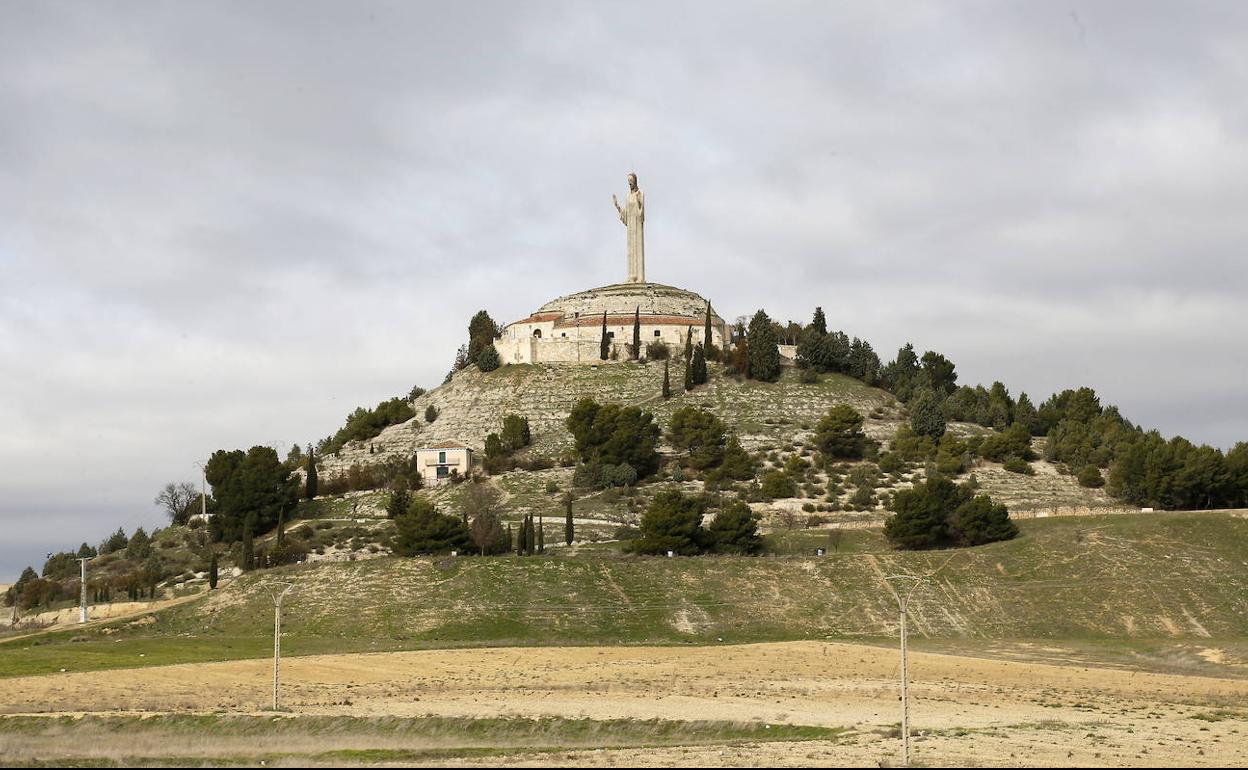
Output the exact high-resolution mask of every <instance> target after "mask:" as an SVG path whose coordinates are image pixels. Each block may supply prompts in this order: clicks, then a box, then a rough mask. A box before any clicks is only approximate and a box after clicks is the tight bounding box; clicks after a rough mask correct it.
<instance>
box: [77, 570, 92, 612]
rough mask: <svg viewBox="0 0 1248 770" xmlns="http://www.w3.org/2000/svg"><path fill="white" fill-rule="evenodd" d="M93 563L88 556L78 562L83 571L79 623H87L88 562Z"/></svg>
mask: <svg viewBox="0 0 1248 770" xmlns="http://www.w3.org/2000/svg"><path fill="white" fill-rule="evenodd" d="M89 561H91V557H90V556H87V557H84V558H80V559H79V560H78V565H79V569H80V570H81V578H80V579H79V581H78V582H79V583H80V584H81V586H82V597H81V604H80V605H79V607H78V622H79V623H86V622H87V562H89Z"/></svg>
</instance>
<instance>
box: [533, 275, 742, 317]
mask: <svg viewBox="0 0 1248 770" xmlns="http://www.w3.org/2000/svg"><path fill="white" fill-rule="evenodd" d="M706 305H707V301H706V298H705V297H703V296H702V295H700V294H698V293H696V292H692V291H688V290H686V289H681V288H677V287H675V286H667V285H665V284H661V283H615V284H611V285H610V286H601V287H599V288H597V289H589V290H587V291H581V292H577V293H576V294H569V295H567V296H564V297H559V298H558V299H554V300H551V301H550V302H547V303H546V304H545V305H542V306H541V307H540V308H538V310H537V312H535V313H534V314H533V316H534V317H550V315H553V314H555V313H558V314H559V316H561V317H563V318H569V317H573V316H577V315H579V316H580V317H581V318H586V317H592V316H600V315H602V314H603V313H604V312H605V313H607V314H608V315H610V316H621V315H629V316H631V315H632V314H633V313H634V312H636V311H637V310H638V308H640V311H641V315H643V316H652V317H653V316H664V317H672V318H688V319H690V320H691V321H693V320H696V321H698V322H699V323H700V322H701V321H702V320H703V319H705V317H706ZM711 318H712V321H713V322H714V323H716V324H722V323H723V319H721V318H720V317H719V316H718V315H716V314H715V312H714V309H713V308H712V310H711Z"/></svg>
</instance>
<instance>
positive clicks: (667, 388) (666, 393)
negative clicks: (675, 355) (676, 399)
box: [663, 359, 672, 398]
mask: <svg viewBox="0 0 1248 770" xmlns="http://www.w3.org/2000/svg"><path fill="white" fill-rule="evenodd" d="M670 363H671V362H670V361H668V360H667V359H663V398H671V397H672V375H671V371H670V369H671V367H670V366H669V364H670Z"/></svg>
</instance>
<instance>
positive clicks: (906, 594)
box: [884, 575, 923, 767]
mask: <svg viewBox="0 0 1248 770" xmlns="http://www.w3.org/2000/svg"><path fill="white" fill-rule="evenodd" d="M894 580H896V581H898V582H899V583H901V584H903V587H902V590H901V592H900V593H898V591H897V590H896V589H895V588H893V581H894ZM906 581H910V586H909V587H908V588H906V587H904V583H905V582H906ZM922 582H923V578H921V577H918V576H916V575H889V576H888V577H886V578H884V584H885V585H887V586H888V590H889V591H891V592H892V594H893V598H894V599H896V600H897V609H898V611H899V612H900V613H901V747H902V755H903V757H904V758H905V759H904V763H905V766H906V767H909V766H910V689H909V679H910V676H909V674H910V672H909V665H908V664H909V660H908V657H909V655H908V650H907V648H906V611H907V609H908V608H909V605H910V594H912V593H914V589H916V588H918V587H919V585H920V584H921V583H922Z"/></svg>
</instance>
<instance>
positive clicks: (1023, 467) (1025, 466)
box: [1001, 457, 1036, 476]
mask: <svg viewBox="0 0 1248 770" xmlns="http://www.w3.org/2000/svg"><path fill="white" fill-rule="evenodd" d="M1001 467H1003V468H1005V469H1006V470H1007V471H1009V472H1010V473H1021V474H1023V475H1024V476H1034V475H1036V470H1035V469H1034V468H1032V467H1031V463H1029V462H1027V461H1026V460H1024V459H1023V458H1021V457H1007V458H1005V462H1004V463H1002V465H1001Z"/></svg>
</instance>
